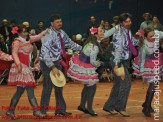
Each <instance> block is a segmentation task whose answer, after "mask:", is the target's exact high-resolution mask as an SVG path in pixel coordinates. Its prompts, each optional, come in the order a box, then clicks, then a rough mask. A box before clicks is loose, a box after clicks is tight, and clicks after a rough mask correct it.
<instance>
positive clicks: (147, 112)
mask: <svg viewBox="0 0 163 122" xmlns="http://www.w3.org/2000/svg"><path fill="white" fill-rule="evenodd" d="M143 106H144V107H143V110H142V112H143V113H144V115H145V116H147V117H151V114H150V110H149V106H150V95H149V92H147V95H146V99H145V102H144V105H143Z"/></svg>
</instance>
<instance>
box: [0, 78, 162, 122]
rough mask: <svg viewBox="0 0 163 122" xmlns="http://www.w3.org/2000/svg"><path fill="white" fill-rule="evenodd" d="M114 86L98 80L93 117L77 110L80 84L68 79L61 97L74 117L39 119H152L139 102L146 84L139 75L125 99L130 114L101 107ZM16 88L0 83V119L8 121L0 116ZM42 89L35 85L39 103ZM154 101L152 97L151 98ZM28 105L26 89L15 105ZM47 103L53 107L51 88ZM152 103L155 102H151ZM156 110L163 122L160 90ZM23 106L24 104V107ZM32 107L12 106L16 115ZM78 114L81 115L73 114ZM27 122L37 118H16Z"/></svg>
mask: <svg viewBox="0 0 163 122" xmlns="http://www.w3.org/2000/svg"><path fill="white" fill-rule="evenodd" d="M159 85H160V90H161V91H163V82H160V84H159ZM112 86H113V83H112V82H104V83H98V84H97V91H96V94H95V98H94V102H93V108H94V110H95V111H96V112H97V113H98V116H97V117H92V116H90V115H88V114H84V113H82V112H80V111H78V110H77V106H78V105H79V103H80V96H81V91H82V88H83V85H82V84H80V83H78V82H70V83H67V84H66V86H65V87H64V89H63V94H64V98H65V101H66V104H67V111H68V112H72V113H73V115H72V117H73V118H56V119H50V120H47V119H41V120H40V121H44V122H50V121H53V122H153V121H154V114H152V117H145V116H144V115H143V113H142V112H141V111H142V107H141V105H142V103H143V102H144V99H145V94H146V91H147V88H148V85H147V84H145V85H143V83H142V81H141V79H137V80H134V81H133V82H132V87H131V91H130V96H129V99H128V103H127V112H128V113H129V114H130V117H122V116H121V115H120V114H118V115H114V116H113V115H110V114H109V113H107V112H105V111H103V110H102V108H103V105H104V103H105V102H106V100H107V99H108V97H109V95H110V91H111V88H112ZM15 91H16V87H14V86H7V85H0V116H1V118H0V122H1V121H10V119H2V116H3V115H5V113H6V110H5V109H6V108H5V107H8V106H9V104H10V100H11V98H12V96H13V94H14V93H15ZM41 92H42V84H41V85H39V86H37V88H35V96H36V98H37V101H38V103H39V104H40V99H41ZM153 102H154V100H153ZM18 106H19V107H23V106H25V107H26V108H27V107H31V106H30V104H29V101H28V98H27V94H26V92H25V93H24V94H23V95H22V97H21V99H20V101H19V103H18V105H17V107H18ZM50 106H51V107H55V97H54V89H53V91H52V94H51V100H50ZM152 106H153V107H154V104H153V105H152ZM158 108H159V110H160V112H159V114H158V116H159V117H158V118H159V121H162V122H163V94H162V93H160V96H159V107H158ZM24 109H25V108H24ZM51 109H52V110H49V111H48V114H49V115H54V110H53V109H54V108H51ZM32 113H33V112H32V110H18V108H17V109H16V110H15V114H16V115H29V116H30V115H32ZM75 116H76V117H79V116H80V118H78V119H77V118H75ZM17 121H18V122H26V121H31V122H34V121H38V120H36V119H30V118H28V119H25V118H22V119H19V120H16V122H17Z"/></svg>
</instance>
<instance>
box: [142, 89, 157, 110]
mask: <svg viewBox="0 0 163 122" xmlns="http://www.w3.org/2000/svg"><path fill="white" fill-rule="evenodd" d="M153 96H154V91H152V94H151V95H150V96H149V104H150V105H149V111H150V112H151V113H154V110H153V108H152V106H151V103H152V99H153ZM145 105H146V101H145V102H144V103H143V104H142V107H145Z"/></svg>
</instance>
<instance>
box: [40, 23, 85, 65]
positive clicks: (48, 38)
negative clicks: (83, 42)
mask: <svg viewBox="0 0 163 122" xmlns="http://www.w3.org/2000/svg"><path fill="white" fill-rule="evenodd" d="M58 33H60V34H61V36H62V39H63V43H64V45H65V47H69V48H71V49H72V50H75V51H81V50H82V47H81V46H80V45H78V44H76V43H74V42H73V41H72V40H71V39H70V38H69V37H68V35H67V34H66V33H65V32H64V31H63V30H62V29H60V30H59V31H57V30H56V29H55V28H53V27H52V26H51V27H50V29H49V30H48V31H47V32H46V33H45V35H44V36H43V37H42V38H41V42H42V47H41V54H40V60H41V61H44V62H45V64H46V65H47V66H48V67H49V68H51V67H52V66H55V64H54V62H55V61H58V60H59V59H60V56H61V52H62V48H61V44H60V40H59V36H58Z"/></svg>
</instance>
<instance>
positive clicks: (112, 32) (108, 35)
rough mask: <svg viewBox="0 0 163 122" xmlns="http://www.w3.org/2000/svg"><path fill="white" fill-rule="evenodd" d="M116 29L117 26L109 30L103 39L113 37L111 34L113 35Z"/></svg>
mask: <svg viewBox="0 0 163 122" xmlns="http://www.w3.org/2000/svg"><path fill="white" fill-rule="evenodd" d="M116 28H118V25H117V26H115V27H113V28H111V29H110V30H108V31H107V32H106V33H104V38H108V37H110V36H111V35H113V34H114V33H115V31H116ZM104 38H103V39H104Z"/></svg>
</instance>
